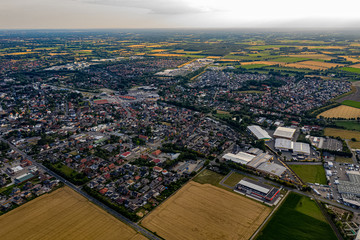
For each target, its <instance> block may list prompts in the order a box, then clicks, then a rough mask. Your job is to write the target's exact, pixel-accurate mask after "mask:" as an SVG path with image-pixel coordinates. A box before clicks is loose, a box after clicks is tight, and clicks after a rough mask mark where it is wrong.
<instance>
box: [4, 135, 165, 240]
mask: <svg viewBox="0 0 360 240" xmlns="http://www.w3.org/2000/svg"><path fill="white" fill-rule="evenodd" d="M0 140H1V141H3V142H6V143H8V144H9V146H10V147H11V149H13V150H14V151H16V152H18V153H19V154H21V155H22V156H23V157H24V158H25V159H28V160H30V161H32V162H33V164H34V165H35V166H36V167H38V168H39V169H42V170H44V171H45V172H47V173H49V174H50V175H52V176H54V177H56V178H57V179H59V180H60V181H61V182H63V183H64V184H65V185H67V186H68V187H70V188H72V189H73V190H74V191H76V192H77V193H79V194H81V195H82V196H84V197H85V198H87V199H88V200H89V201H91V202H93V203H94V204H96V205H98V206H100V207H101V208H103V209H104V210H105V211H107V212H108V213H110V214H111V215H113V216H114V217H116V218H117V219H119V220H120V221H122V222H124V223H126V224H128V225H129V226H131V227H132V228H134V229H135V230H136V231H138V232H140V233H141V234H143V235H144V236H145V237H147V238H149V239H153V240H161V239H160V238H159V237H157V236H155V235H154V234H153V233H151V232H149V231H148V230H146V229H145V228H143V227H141V226H139V225H138V224H137V223H134V222H133V221H131V220H129V219H128V218H126V217H124V216H123V215H121V214H119V213H118V212H116V211H115V210H113V209H111V208H110V207H108V206H106V205H105V204H103V203H102V202H100V201H98V200H97V199H95V198H94V197H92V196H90V195H88V194H87V193H86V192H84V191H83V190H82V189H81V187H78V186H76V185H74V184H72V183H71V182H69V181H67V180H66V179H64V178H63V177H61V176H59V175H58V174H56V173H55V172H53V171H51V170H50V169H48V168H47V167H45V166H43V165H42V164H40V163H38V162H36V161H34V160H33V158H32V157H31V156H29V155H27V154H26V153H24V152H23V151H21V150H20V149H18V148H17V147H16V146H14V145H13V144H11V143H10V142H8V141H6V140H5V139H3V138H1V137H0Z"/></svg>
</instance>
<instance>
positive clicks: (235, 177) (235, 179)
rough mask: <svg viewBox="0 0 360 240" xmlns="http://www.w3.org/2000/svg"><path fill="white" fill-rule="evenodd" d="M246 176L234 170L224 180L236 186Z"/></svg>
mask: <svg viewBox="0 0 360 240" xmlns="http://www.w3.org/2000/svg"><path fill="white" fill-rule="evenodd" d="M244 177H245V176H244V175H242V174H239V173H236V172H233V173H232V174H231V175H230V176H229V177H228V178H227V179H226V181H224V184H226V185H229V186H231V187H235V185H236V184H237V183H238V182H239V181H240V180H241V179H243V178H244Z"/></svg>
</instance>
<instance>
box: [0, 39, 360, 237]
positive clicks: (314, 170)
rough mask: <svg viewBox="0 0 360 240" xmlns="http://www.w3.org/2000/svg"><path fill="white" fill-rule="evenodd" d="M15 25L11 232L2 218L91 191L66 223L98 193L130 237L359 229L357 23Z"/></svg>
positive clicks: (7, 195) (9, 55)
mask: <svg viewBox="0 0 360 240" xmlns="http://www.w3.org/2000/svg"><path fill="white" fill-rule="evenodd" d="M16 34H17V33H16V32H15V33H13V32H1V33H0V46H1V52H0V116H1V117H0V229H1V228H2V226H3V225H4V226H6V229H7V230H6V231H8V232H14V233H12V234H15V235H12V237H8V238H6V239H18V238H19V237H20V235H16V233H15V229H16V228H17V227H15V225H12V226H10V225H6V222H7V218H10V217H11V218H19V217H18V216H20V215H17V214H21V215H23V214H25V215H26V214H29V216H30V215H31V214H34V213H33V212H31V211H35V210H36V209H34V208H35V207H34V206H38V207H39V208H40V207H41V205H46V202H50V201H55V202H56V201H59V202H66V201H69V202H70V201H78V202H77V203H74V206H75V205H76V204H80V202H84V201H85V199H87V200H88V201H86V206H85V205H84V206H82V207H81V208H80V207H79V208H76V209H75V208H74V209H73V210H72V211H74V212H75V211H79V212H77V214H78V215H79V219H77V220H76V222H73V224H75V225H76V224H80V225H85V223H81V221H83V218H85V216H87V215H86V214H88V213H85V211H90V210H88V209H92V208H93V206H94V205H97V206H98V207H99V208H96V209H97V210H96V211H99V214H100V213H104V214H105V213H106V214H108V215H110V216H111V215H112V216H113V217H115V218H114V219H113V220H111V221H114V220H116V221H117V222H118V223H117V224H122V225H121V227H119V229H122V230H121V231H123V232H126V231H130V232H131V231H133V232H134V233H133V234H134V235H132V236H137V235H139V236H138V237H139V239H275V238H274V236H275V235H276V234H280V235H279V236H280V237H279V238H278V239H289V238H286V236H288V235H287V231H293V230H294V229H295V230H294V231H300V232H306V231H308V233H307V234H309V235H310V236H312V238H311V237H309V238H308V235H306V234H305V233H304V235H303V236H302V237H301V236H300V235H298V238H296V237H294V238H292V239H351V240H352V239H359V237H358V236H360V234H358V232H359V229H360V186H359V182H360V122H359V121H360V109H359V108H360V85H359V79H360V75H359V74H360V71H358V70H359V68H360V67H359V64H358V62H360V60H359V59H360V47H359V46H360V45H359V43H358V41H359V40H358V39H357V38H356V39H352V38H349V40H348V41H347V42H346V44H345V43H344V42H343V41H342V39H336V35H334V36H333V37H334V41H333V42H331V43H329V42H326V41H323V40H322V39H321V38H320V37H318V38H315V39H316V40H317V41H316V43H314V42H315V40H314V39H312V38H311V37H310V36H307V38H309V39H306V38H304V39H300V40H301V41H300V40H297V38H296V36H292V35H289V36H287V37H284V36H281V35H279V36H276V37H274V36H270V35H269V36H265V35H262V36H258V35H255V34H254V35H252V34H251V33H247V34H248V37H252V38H253V40H249V39H246V38H240V36H239V39H238V40H236V41H237V42H236V43H234V42H233V41H234V40H232V38H230V37H229V38H227V37H223V36H221V35H216V36H212V37H211V38H210V37H209V38H208V37H207V36H206V35H201V34H199V36H198V35H196V34H195V33H194V34H189V35H184V36H178V35H172V34H170V33H169V34H165V33H159V36H158V37H159V39H161V41H160V40H159V42H156V43H154V42H149V41H148V40H147V39H148V38H149V36H148V35H147V33H138V34H135V33H128V34H115V33H114V34H113V35H109V36H108V37H106V36H103V35H102V34H101V33H94V34H93V35H92V36H88V35H87V37H84V36H82V35H81V34H80V33H76V32H66V33H53V34H55V35H54V36H53V37H51V36H50V37H47V35H46V34H45V35H41V34H39V35H38V36H32V35H31V33H29V35H26V34H25V35H26V37H24V38H23V40H19V39H18V38H17V35H16ZM57 34H59V36H61V39H63V40H59V38H57V37H56V35H57ZM162 34H163V35H162ZM198 37H199V39H200V37H201V39H202V40H201V42H198V40H197V39H198ZM215 37H216V38H218V41H215V40H214V39H212V38H215ZM268 38H272V39H271V44H270V40H269V39H268ZM290 38H291V39H292V40H291V41H295V42H296V44H298V45H296V47H293V45H292V44H290V42H291V41H290V40H289V39H290ZM51 39H52V40H51ZM256 39H257V40H256ZM259 39H260V40H261V41H260V40H259ZM263 39H267V40H263ZM199 41H200V40H199ZM209 41H213V42H212V43H211V44H209ZM266 41H269V43H266ZM287 41H288V42H287ZM100 43H101V44H100ZM240 43H241V44H240ZM275 43H276V44H278V45H279V46H277V45H274V44H275ZM224 46H225V47H224ZM224 49H225V50H224ZM224 51H225V52H224ZM270 53H271V54H270ZM309 62H310V63H309ZM321 63H322V64H323V65H319V64H321ZM296 64H298V65H296ZM301 64H303V65H301ZM311 64H313V65H311ZM316 64H317V65H316ZM304 66H305V67H304ZM306 66H308V67H306ZM354 69H355V70H354ZM72 195H74V196H73V197H71V196H72ZM48 197H51V199H50V198H49V200H46V199H47V198H48ZM65 197H66V199H65ZM222 197H223V198H222ZM53 198H54V199H55V200H54V199H53ZM63 198H64V199H63ZM70 199H72V200H70ZM55 202H54V204H56V203H55ZM49 204H50V203H49ZM51 206H53V205H51ZM74 206H72V207H74ZM76 206H77V205H76ZM291 206H296V208H295V207H291ZM48 208H53V207H50V205H49V207H48ZM64 208H66V206H64ZM69 209H70V206H69ZM81 209H83V212H82V210H81ZM204 209H213V211H214V213H208V211H205V210H204ZM309 209H310V210H309ZM22 211H24V212H22ZM29 211H30V212H29ZM39 211H40V212H41V211H42V210H39ZM44 211H45V210H44ZM46 211H48V210H46ZM64 211H65V210H64ZM66 211H70V210H66ZM205 212H206V213H205ZM49 214H50V213H49ZM54 214H55V212H54ZM94 214H95V213H94ZM208 214H210V215H208ZM212 214H214V215H212ZM288 214H294V216H297V217H296V221H298V222H297V224H295V222H291V221H289V222H287V224H288V225H286V224H285V225H286V226H285V225H284V226H283V228H284V229H286V230H284V233H279V232H281V231H280V230H279V229H278V228H279V223H278V222H281V221H284V218H286V216H287V215H288ZM63 215H64V216H63V219H61V224H63V225H64V224H65V222H66V221H70V220H71V221H75V220H74V219H75V218H74V219H70V218H72V217H71V216H72V214H70V213H65V212H64V213H63ZM70 215H71V216H70ZM80 216H82V217H81V219H80ZM89 216H90V215H89ZM94 216H95V215H94ZM238 216H243V218H241V217H238ZM73 217H74V216H73ZM91 219H93V218H91ZM184 219H198V221H197V222H192V220H191V221H190V220H189V221H184ZM206 219H215V220H214V221H211V220H206ZM244 219H248V220H246V221H245V220H244ZM29 221H30V220H29ZM36 221H44V222H46V221H48V219H47V218H46V216H45V215H44V216H41V219H40V217H39V220H36ZM59 221H60V220H59ZM89 221H90V220H89ZM91 221H94V222H93V224H94V226H95V225H97V226H101V227H103V228H104V226H103V225H101V224H103V223H99V222H96V217H94V219H93V220H91ZM99 221H100V220H99ZM106 221H108V220H106ZM106 221H105V220H104V221H103V222H106ZM109 221H110V220H109ZM229 221H232V225H231V226H232V228H233V229H232V230H230V229H229V228H228V227H229V225H226V224H225V223H226V222H229ZM218 222H224V225H221V224H220V225H219V226H218V225H217V223H218ZM299 222H301V224H298V223H299ZM59 224H60V223H59ZM65 225H66V224H65ZM175 225H176V226H178V227H176V228H172V227H171V226H175ZM295 225H296V226H295ZM307 225H309V226H307ZM114 226H115V225H114ZM193 226H194V228H198V229H201V230H198V231H197V230H194V229H193ZM304 226H307V227H306V229H305V230H304V229H303V227H304ZM20 228H21V227H20ZM61 228H64V229H65V230H64V231H65V232H66V228H65V226H61ZM95 228H97V227H94V229H95ZM99 228H100V227H99ZM211 228H212V229H211ZM89 229H90V227H89ZM234 229H236V230H234ZM29 231H30V230H29ZM79 231H80V230H79ZM83 231H85V230H83ZM114 231H115V230H114ZM119 231H120V230H119ZM90 233H91V231H90V230H89V234H90ZM1 234H2V231H1V230H0V236H2V235H1ZM31 234H32V235H31V236H34V239H36V238H37V236H36V233H35V232H34V233H31ZM74 234H75V233H74ZM187 234H189V235H187ZM294 234H298V233H294ZM86 236H87V237H89V235H86ZM104 236H105V235H104ZM114 236H115V235H114ZM129 236H130V235H129ZM240 236H242V237H240ZM276 236H277V235H276ZM299 236H300V237H299ZM90 238H91V237H89V239H90ZM130 238H131V237H126V238H123V239H130ZM39 239H41V237H39ZM54 239H55V238H54ZM74 239H75V238H74ZM95 239H100V238H95ZM103 239H112V238H111V237H109V238H107V237H105V238H103ZM120 239H122V238H120Z"/></svg>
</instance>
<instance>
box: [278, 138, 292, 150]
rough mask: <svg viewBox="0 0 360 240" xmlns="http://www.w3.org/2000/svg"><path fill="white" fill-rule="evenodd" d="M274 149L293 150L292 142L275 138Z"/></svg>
mask: <svg viewBox="0 0 360 240" xmlns="http://www.w3.org/2000/svg"><path fill="white" fill-rule="evenodd" d="M275 148H276V149H293V142H292V141H291V140H289V139H285V138H277V139H276V140H275Z"/></svg>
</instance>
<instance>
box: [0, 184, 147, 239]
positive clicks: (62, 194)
mask: <svg viewBox="0 0 360 240" xmlns="http://www.w3.org/2000/svg"><path fill="white" fill-rule="evenodd" d="M0 225H1V228H0V236H1V237H0V238H1V239H37V240H38V239H41V240H43V239H49V240H53V239H84V240H85V239H101V240H102V239H117V240H118V239H124V240H125V239H132V240H143V239H146V238H145V237H144V236H142V235H140V234H138V233H137V232H136V231H135V230H133V229H132V228H130V227H129V226H127V225H126V224H124V223H122V222H120V221H119V220H117V219H116V218H114V217H113V216H111V215H109V214H108V213H107V212H105V211H103V210H102V209H100V208H99V207H97V206H95V205H94V204H92V203H90V202H89V201H88V200H87V199H85V198H84V197H82V196H81V195H79V194H78V193H76V192H74V191H73V190H72V189H70V188H68V187H64V188H61V189H58V190H56V191H55V192H52V193H50V194H45V195H43V196H41V197H39V198H37V199H35V200H32V201H31V202H29V203H26V204H25V205H22V206H20V207H18V208H16V209H14V210H12V211H11V212H9V213H6V214H4V215H2V216H0Z"/></svg>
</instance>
